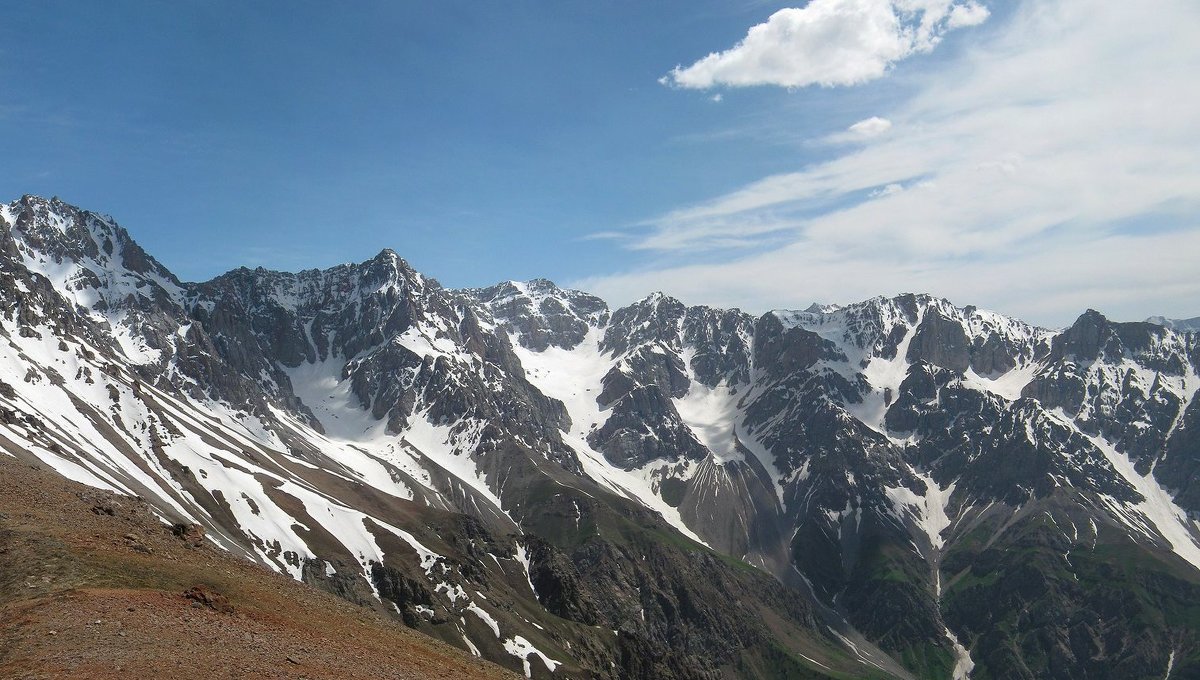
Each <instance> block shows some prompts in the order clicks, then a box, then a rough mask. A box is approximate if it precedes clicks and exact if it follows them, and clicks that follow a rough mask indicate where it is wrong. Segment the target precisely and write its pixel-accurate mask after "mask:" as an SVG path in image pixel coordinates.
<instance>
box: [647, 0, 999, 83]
mask: <svg viewBox="0 0 1200 680" xmlns="http://www.w3.org/2000/svg"><path fill="white" fill-rule="evenodd" d="M987 17H988V10H987V8H986V7H984V6H983V5H981V4H979V3H978V2H976V1H975V0H966V1H965V2H958V1H955V0H812V2H810V3H808V5H806V6H804V7H802V8H797V7H791V8H785V9H781V10H779V11H778V12H776V13H774V14H772V15H771V16H770V18H768V19H767V21H766V22H764V23H761V24H758V25H757V26H753V27H751V28H750V31H749V32H748V33H747V34H746V37H745V38H743V39H742V41H741V42H739V43H738V44H737V45H735V46H734V47H732V48H730V49H728V50H725V51H723V52H713V53H712V54H709V55H708V56H706V57H704V58H703V59H700V60H699V61H697V62H696V63H694V64H692V65H691V66H687V67H684V66H676V67H675V68H674V69H672V71H671V72H670V73H668V74H667V75H666V76H664V77H663V78H662V80H661V82H663V83H664V84H667V85H674V86H677V87H684V88H691V89H708V88H711V87H715V86H719V85H728V86H733V87H744V86H750V85H779V86H783V87H804V86H807V85H814V84H816V85H822V86H825V87H833V86H838V85H857V84H859V83H864V82H867V81H869V80H874V79H876V78H879V77H880V76H882V75H884V73H886V72H887V69H888V68H889V67H890V66H891V65H892V64H894V63H895V62H897V61H900V60H902V59H904V58H906V57H909V56H911V55H913V54H917V53H921V52H929V51H931V50H932V49H933V48H934V47H935V46H936V45H937V44H938V42H939V41H940V40H941V39H942V36H943V35H944V34H945V33H946V31H949V30H953V29H956V28H962V27H965V26H973V25H976V24H979V23H982V22H983V21H984V20H985V19H987Z"/></svg>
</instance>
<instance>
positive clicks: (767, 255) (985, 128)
mask: <svg viewBox="0 0 1200 680" xmlns="http://www.w3.org/2000/svg"><path fill="white" fill-rule="evenodd" d="M953 11H954V10H953V9H952V8H951V9H950V10H948V12H947V14H946V15H945V16H951V15H952V14H953ZM999 28H1000V29H1001V30H1000V31H999V32H997V33H996V34H995V35H994V36H992V37H991V38H989V40H988V41H987V42H986V43H984V44H980V45H978V46H976V47H975V48H973V49H972V50H970V51H969V52H968V53H967V54H965V55H964V57H963V58H962V60H961V61H959V62H957V63H954V64H949V65H945V66H944V67H942V68H941V69H940V70H939V71H938V72H936V73H930V74H928V78H927V79H926V80H925V81H924V83H923V85H921V86H920V87H919V88H918V91H917V93H916V94H915V95H914V96H913V97H911V98H910V99H909V100H907V101H905V102H903V103H901V104H899V105H898V106H896V107H895V109H894V110H892V111H888V112H887V114H888V119H890V120H891V121H893V122H894V125H893V126H892V127H891V129H890V130H888V134H886V135H882V136H880V137H878V138H876V139H873V140H872V143H871V144H869V145H856V146H853V147H849V148H847V149H846V150H845V151H843V152H841V153H839V154H837V155H835V156H834V157H833V158H832V159H831V160H828V161H824V162H821V163H818V164H814V165H810V166H808V167H804V168H801V169H799V170H797V171H796V172H792V173H785V174H780V175H774V176H769V177H766V178H763V179H761V180H759V181H757V182H753V183H751V184H749V185H746V186H744V187H742V188H740V189H738V190H736V191H733V192H730V193H728V194H725V195H723V196H718V197H716V198H714V199H712V200H710V201H707V202H704V203H700V204H696V205H691V206H686V207H683V208H679V209H677V210H674V211H671V212H669V213H667V214H665V215H662V216H660V217H658V218H656V219H653V220H650V221H649V222H648V223H647V224H646V225H644V226H645V227H646V228H645V230H644V231H643V232H642V233H641V234H640V235H637V236H636V237H635V238H634V239H632V240H631V242H630V243H629V244H628V247H630V248H634V249H641V250H646V251H650V252H655V251H657V252H660V253H662V254H663V255H664V256H665V258H669V259H670V264H669V265H664V266H662V267H658V268H652V269H648V270H644V271H634V272H627V273H624V274H616V275H612V276H607V277H601V278H596V279H592V280H588V281H582V282H578V283H579V284H580V285H583V286H586V287H589V288H591V289H594V290H595V291H596V292H598V293H601V294H604V295H606V296H609V297H611V298H612V299H613V301H615V302H620V301H621V300H628V299H632V298H634V297H638V296H640V295H642V294H644V293H646V292H648V291H650V290H655V289H663V290H666V291H668V292H674V293H676V294H679V295H681V296H682V297H685V299H689V300H691V301H696V302H705V303H719V304H725V305H737V306H742V307H746V308H750V309H756V310H765V309H769V308H772V307H779V306H803V305H807V304H808V302H810V301H812V300H814V299H816V300H821V301H826V302H839V301H840V302H845V301H851V300H854V299H856V298H864V297H869V296H871V295H875V294H879V293H888V292H899V291H903V290H923V291H928V292H931V293H935V294H940V295H946V296H948V297H951V298H952V299H955V300H958V301H960V302H962V303H973V304H980V305H983V306H989V307H992V308H996V309H1000V310H1001V311H1006V312H1009V313H1015V314H1019V315H1024V316H1027V317H1029V318H1030V319H1031V320H1033V321H1038V322H1043V323H1066V322H1069V321H1070V319H1071V318H1073V317H1074V316H1075V315H1076V314H1078V312H1079V311H1081V310H1082V309H1083V308H1085V307H1087V306H1093V307H1097V308H1099V309H1102V310H1104V311H1108V312H1111V313H1113V314H1115V315H1118V316H1120V315H1124V316H1125V317H1127V318H1134V317H1145V316H1147V315H1148V314H1151V313H1159V312H1161V313H1164V314H1167V315H1175V316H1195V315H1196V314H1197V313H1200V309H1196V308H1195V305H1196V304H1200V303H1197V301H1198V300H1200V259H1198V258H1197V257H1196V256H1195V253H1197V252H1200V163H1197V162H1196V156H1195V153H1194V150H1195V149H1196V148H1197V147H1198V146H1200V90H1198V89H1197V88H1196V87H1195V73H1196V72H1197V70H1198V69H1200V41H1196V40H1194V36H1196V35H1200V5H1196V4H1195V3H1194V2H1190V1H1189V0H1178V1H1168V0H1158V1H1156V2H1155V3H1154V7H1153V11H1149V10H1148V9H1147V8H1146V7H1145V6H1143V5H1133V4H1130V3H1109V2H1102V1H1100V0H1061V1H1060V2H1056V3H1052V4H1051V3H1045V2H1041V1H1040V0H1026V1H1025V2H1023V3H1022V4H1021V5H1020V6H1019V7H1018V8H1017V10H1016V12H1015V13H1014V14H1013V15H1012V16H1011V17H1010V18H1009V19H1008V21H1007V23H1006V24H1005V25H1004V26H1002V27H999ZM848 133H849V131H847V132H846V133H839V134H848ZM729 245H736V246H738V247H739V248H740V249H739V250H737V251H722V250H721V249H722V248H726V247H727V246H729ZM746 248H751V249H752V250H750V251H747V250H746ZM768 249H769V252H764V251H767V250H768ZM697 251H700V255H696V256H694V255H693V254H695V253H697ZM689 258H691V259H694V260H695V261H696V262H697V263H696V264H688V263H687V262H688V259H689ZM701 261H702V262H703V263H700V262H701Z"/></svg>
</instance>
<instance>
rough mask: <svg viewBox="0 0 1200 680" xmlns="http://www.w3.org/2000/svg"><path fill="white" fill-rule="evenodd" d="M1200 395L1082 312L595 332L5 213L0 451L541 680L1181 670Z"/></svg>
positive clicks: (871, 309) (95, 225)
mask: <svg viewBox="0 0 1200 680" xmlns="http://www.w3.org/2000/svg"><path fill="white" fill-rule="evenodd" d="M1198 363H1200V341H1198V340H1197V336H1196V335H1194V334H1189V333H1187V332H1180V331H1178V330H1173V329H1172V328H1171V327H1169V326H1168V325H1164V324H1154V323H1132V324H1130V323H1118V322H1113V321H1110V320H1108V319H1106V318H1104V317H1103V316H1102V315H1101V314H1099V313H1098V312H1094V311H1088V312H1087V313H1085V314H1084V315H1083V316H1081V317H1080V319H1079V320H1078V321H1077V322H1076V323H1075V324H1074V325H1073V326H1072V327H1071V328H1069V329H1066V330H1064V331H1061V332H1053V331H1049V330H1045V329H1039V328H1035V327H1032V326H1029V325H1028V324H1024V323H1022V322H1020V321H1017V320H1014V319H1010V318H1007V317H1004V316H1001V315H999V314H995V313H992V312H987V311H984V310H979V309H976V308H974V307H966V308H958V307H955V306H953V305H951V304H950V303H949V302H947V301H945V300H941V299H938V298H934V297H931V296H928V295H918V294H906V295H901V296H897V297H895V298H874V299H871V300H867V301H864V302H861V303H857V304H852V305H846V306H841V307H838V306H825V307H822V306H814V307H812V308H809V309H808V310H806V311H803V312H792V311H777V312H771V313H768V314H765V315H762V316H761V317H758V318H754V317H751V316H749V315H747V314H744V313H742V312H740V311H738V310H719V309H713V308H709V307H689V306H687V305H684V304H683V303H681V302H680V301H678V300H675V299H673V298H670V297H669V296H666V295H663V294H655V295H652V296H650V297H648V298H646V299H644V300H641V301H639V302H636V303H634V304H632V305H629V306H627V307H624V308H622V309H618V310H613V311H610V310H609V309H608V307H607V305H605V303H604V302H602V301H601V300H599V299H598V298H595V297H594V296H591V295H587V294H585V293H580V292H577V291H568V290H563V289H561V288H559V287H557V286H555V285H554V284H552V283H550V282H548V281H544V280H535V281H530V282H526V283H516V282H508V283H502V284H498V285H496V286H493V287H490V288H484V289H472V290H463V291H453V290H446V289H444V288H443V287H442V286H440V285H439V284H438V283H437V282H436V281H433V280H431V279H428V278H426V277H424V276H422V275H421V274H420V273H419V272H416V271H415V270H413V269H412V268H411V267H410V266H409V265H408V264H407V263H406V262H404V260H402V259H401V258H400V257H399V256H398V255H396V254H395V253H393V252H391V251H386V250H385V251H383V252H381V253H380V254H379V255H378V256H377V257H375V258H373V259H371V260H369V261H367V262H364V263H360V264H351V265H341V266H338V267H333V268H330V269H326V270H310V271H305V272H299V273H294V274H293V273H284V272H271V271H266V270H262V269H259V270H249V269H239V270H235V271H232V272H229V273H227V274H225V275H222V276H220V277H217V278H216V279H213V280H212V281H208V282H204V283H199V284H185V283H181V282H179V281H178V280H177V279H175V277H173V276H172V275H171V274H170V272H168V271H167V270H166V269H165V268H163V267H162V266H161V265H160V264H158V263H157V262H156V261H154V260H153V258H152V257H150V256H149V255H148V254H146V253H145V252H144V251H142V249H141V248H139V247H137V245H136V244H135V243H133V241H132V240H131V239H130V238H129V237H128V234H126V233H125V232H124V231H123V230H121V229H120V227H118V226H116V224H115V223H114V222H112V220H111V219H109V218H106V217H102V216H99V215H95V214H93V213H88V212H86V211H80V210H78V209H75V208H72V207H70V206H66V205H64V204H61V203H58V202H54V201H44V200H42V199H37V198H34V197H27V198H25V199H22V200H21V201H18V202H15V203H13V204H9V205H7V206H0V435H2V436H0V449H2V450H4V451H5V452H6V453H9V454H13V455H17V456H19V457H21V458H22V459H24V460H29V461H35V460H36V461H41V462H43V463H46V464H50V465H54V466H56V468H57V469H59V470H60V471H62V472H63V473H64V474H67V475H71V476H74V477H76V478H78V479H83V480H85V481H87V482H88V483H90V484H93V485H95V486H102V487H106V488H114V489H119V490H123V491H128V492H130V493H132V494H136V495H140V496H142V497H143V498H146V499H148V500H150V501H151V502H153V503H154V504H155V507H156V508H157V509H158V510H159V512H160V513H161V515H162V516H163V517H166V518H167V519H168V520H170V521H171V522H177V523H178V525H179V526H180V527H182V529H181V537H182V538H184V540H186V541H188V542H189V543H191V544H193V545H194V544H196V543H202V542H210V543H213V544H215V545H218V546H220V547H222V548H224V549H226V550H229V551H232V552H234V553H237V554H240V555H243V556H245V557H248V558H250V559H253V560H256V561H259V562H262V563H264V564H267V565H270V566H271V567H272V568H275V569H277V570H279V571H281V572H284V573H287V574H289V575H290V576H292V577H294V578H297V579H302V580H305V581H306V582H309V583H311V584H313V585H316V586H318V587H320V588H323V589H325V590H328V591H330V592H334V593H337V594H338V595H340V596H342V597H343V598H345V599H348V600H351V601H354V602H358V603H360V604H362V605H364V606H371V607H375V608H377V609H378V610H379V611H381V612H385V613H387V614H389V615H391V616H396V617H399V618H400V619H402V620H403V621H404V622H405V623H406V624H408V625H409V626H412V627H414V628H417V629H419V630H422V631H424V632H426V633H428V634H430V635H433V636H436V637H439V638H441V639H442V640H445V641H447V642H449V643H451V644H455V645H459V646H460V647H463V648H466V649H472V650H475V651H477V653H479V654H480V655H483V656H485V657H487V658H489V659H492V660H495V661H497V662H499V663H502V664H505V665H507V666H508V667H509V668H511V669H513V670H517V671H521V672H523V671H525V670H526V667H528V668H529V673H530V674H532V675H534V676H544V675H548V674H550V673H551V672H553V674H554V675H556V676H561V677H597V678H617V677H621V678H625V677H634V678H636V677H645V678H650V677H654V678H698V677H710V676H712V677H729V676H738V677H764V678H765V677H807V676H811V675H820V674H830V675H833V676H837V677H858V676H870V675H872V674H874V676H875V677H878V676H879V674H881V673H882V674H885V675H889V676H892V677H921V678H927V677H928V678H950V677H961V672H962V671H963V669H964V668H965V667H966V665H968V664H967V662H968V656H967V655H968V654H969V660H970V661H971V662H973V663H974V664H975V668H976V675H977V677H983V676H984V675H986V676H988V677H1080V678H1082V677H1099V678H1125V677H1141V675H1139V673H1142V671H1136V670H1134V669H1152V671H1153V673H1154V674H1158V675H1162V674H1163V673H1162V672H1160V670H1161V671H1163V672H1165V669H1166V667H1167V663H1168V659H1170V658H1174V661H1173V663H1174V665H1173V667H1172V669H1173V670H1172V676H1173V677H1174V676H1175V675H1176V674H1179V677H1184V676H1186V675H1187V674H1188V673H1195V672H1197V671H1196V667H1195V664H1196V662H1195V661H1194V660H1193V659H1192V658H1191V657H1192V653H1191V652H1190V651H1188V650H1193V649H1197V648H1200V639H1198V638H1197V635H1198V631H1197V628H1198V626H1196V625H1195V623H1194V622H1193V621H1192V619H1193V618H1194V617H1191V615H1190V613H1189V612H1190V611H1191V609H1192V608H1194V606H1195V602H1196V598H1197V597H1200V595H1197V594H1196V593H1195V589H1196V588H1197V587H1200V569H1198V566H1200V543H1197V541H1196V538H1197V528H1198V527H1197V523H1196V521H1195V519H1194V516H1195V515H1194V513H1197V512H1200V488H1198V487H1196V484H1195V479H1196V477H1197V470H1198V467H1200V462H1198V461H1200V450H1198V449H1197V441H1198V439H1197V435H1198V434H1200V410H1198V408H1197V406H1196V400H1195V399H1194V397H1195V393H1196V390H1197V387H1200V382H1198V380H1200V379H1198V378H1197V377H1196V375H1197V365H1198ZM92 506H94V507H95V508H98V510H97V511H96V512H97V513H98V514H97V516H98V517H99V516H101V515H102V516H103V517H112V516H113V515H110V514H108V512H107V510H106V508H108V507H110V506H106V505H105V504H104V502H103V499H98V500H97V501H96V502H95V503H93V504H92ZM89 507H91V506H89ZM1189 511H1190V512H1191V513H1193V515H1192V516H1189V515H1188V512H1189ZM113 513H114V514H119V510H117V509H113ZM193 526H202V527H203V529H204V533H203V534H200V532H197V531H193V530H192V528H191V527H193ZM139 540H140V539H139V537H138V536H136V535H135V536H134V539H133V540H132V541H131V544H132V543H136V542H138V541H139ZM703 544H707V547H706V546H705V545H703ZM146 547H147V549H149V547H148V546H146ZM189 552H192V551H189ZM831 630H832V631H837V635H834V634H833V633H832V632H830V631H831ZM614 631H615V632H614ZM846 640H848V641H849V642H846ZM1164 641H1165V642H1164ZM1172 654H1174V656H1173V657H1172ZM956 668H957V671H956V670H955V669H956ZM956 674H957V675H956Z"/></svg>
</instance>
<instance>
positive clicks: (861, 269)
mask: <svg viewBox="0 0 1200 680" xmlns="http://www.w3.org/2000/svg"><path fill="white" fill-rule="evenodd" d="M4 15H5V20H4V22H3V23H2V24H0V189H2V191H0V200H13V199H15V198H17V197H19V196H21V195H22V194H26V193H32V194H39V195H43V196H59V197H60V198H62V199H63V200H65V201H67V202H69V203H73V204H75V205H78V206H80V207H83V208H86V209H89V210H94V211H97V212H102V213H107V214H110V215H112V216H114V217H115V218H116V219H117V220H118V222H120V223H121V224H122V225H123V226H124V227H125V228H126V229H128V230H129V231H130V232H131V233H132V234H133V236H134V237H135V238H136V239H137V240H138V241H139V242H140V243H141V244H142V245H143V246H144V247H145V248H146V249H147V250H148V251H149V252H151V253H152V254H154V255H155V256H156V257H157V258H158V259H159V260H160V261H162V262H163V263H164V264H165V265H166V266H167V267H168V268H170V269H171V270H172V271H174V272H175V273H176V274H177V275H179V276H180V277H181V278H183V279H185V280H203V279H207V278H210V277H212V276H215V275H217V274H219V273H221V272H224V271H227V270H229V269H232V268H234V267H237V266H241V265H247V266H265V267H268V268H271V269H280V270H293V271H294V270H299V269H304V268H311V267H328V266H332V265H334V264H337V263H340V262H346V261H361V260H365V259H367V258H370V257H371V256H373V255H374V254H376V253H377V252H379V251H380V250H382V249H383V248H392V249H394V250H396V251H397V252H399V253H400V254H401V255H402V256H403V257H404V258H405V259H407V260H408V261H409V262H410V263H411V264H412V265H413V266H414V267H416V268H417V269H419V270H420V271H422V272H424V273H426V274H428V275H430V276H433V277H435V278H437V279H438V280H439V281H441V282H442V283H443V284H444V285H447V286H451V287H464V286H481V285H490V284H492V283H495V282H497V281H502V280H506V279H518V280H524V279H529V278H535V277H546V278H550V279H553V280H555V281H557V282H559V283H560V284H563V285H570V286H573V287H577V288H581V289H584V290H588V291H591V292H594V293H596V294H598V295H600V296H601V297H604V298H605V299H607V300H608V301H609V302H610V303H611V304H624V303H628V302H630V301H632V300H635V299H637V298H640V297H642V296H644V295H646V294H649V293H650V292H652V291H656V290H661V291H664V292H666V293H669V294H671V295H675V296H676V297H679V298H681V299H682V300H684V301H685V302H687V303H689V304H710V305H715V306H724V307H732V306H736V307H740V308H742V309H745V310H747V311H750V312H755V313H760V312H764V311H766V310H769V309H774V308H794V307H806V306H808V305H809V304H810V303H811V302H814V301H818V302H822V303H847V302H853V301H857V300H862V299H866V298H868V297H871V296H874V295H880V294H883V295H893V294H897V293H901V292H909V291H920V292H929V293H932V294H935V295H940V296H943V297H947V298H949V299H951V300H952V301H954V302H955V303H957V304H960V305H966V304H974V305H977V306H980V307H985V308H990V309H994V310H997V311H1000V312H1003V313H1006V314H1011V315H1015V316H1018V317H1021V318H1024V319H1026V320H1028V321H1031V322H1034V323H1039V324H1043V325H1047V326H1062V325H1066V324H1069V323H1070V322H1071V321H1072V320H1073V319H1074V318H1075V317H1076V316H1078V315H1079V314H1080V313H1081V312H1082V311H1083V310H1084V309H1086V308H1089V307H1090V308H1095V309H1099V310H1101V311H1102V312H1104V313H1106V314H1108V315H1109V316H1110V317H1112V318H1117V319H1140V318H1144V317H1146V316H1150V315H1158V314H1161V315H1165V316H1168V317H1176V318H1183V317H1192V316H1197V315H1200V81H1198V80H1197V78H1198V76H1197V75H1196V74H1198V73H1200V3H1196V2H1194V0H1147V1H1146V2H1142V3H1114V2H1111V1H1108V0H1003V1H1002V0H811V1H810V2H808V3H803V2H793V3H787V2H767V1H764V0H741V1H738V0H726V1H724V2H718V1H715V0H688V1H687V2H675V1H673V0H671V1H668V0H663V1H660V2H652V3H644V2H617V1H613V0H608V1H603V0H602V1H599V2H597V1H596V0H590V1H587V2H576V1H573V0H554V1H547V2H535V1H534V0H522V1H521V2H514V3H478V2H455V1H452V0H448V1H445V2H437V3H415V2H391V1H387V2H384V1H378V2H372V1H368V0H363V1H360V2H347V3H328V2H315V1H308V0H296V1H292V2H286V3H285V2H276V3H271V2H264V3H245V2H240V1H226V0H178V1H173V2H168V1H166V0H157V1H153V2H152V1H149V0H143V1H137V2H135V1H132V0H107V1H106V2H103V3H95V2H86V1H84V0H75V1H71V2H68V1H62V0H41V1H39V2H36V3H8V4H7V5H6V7H5V9H4Z"/></svg>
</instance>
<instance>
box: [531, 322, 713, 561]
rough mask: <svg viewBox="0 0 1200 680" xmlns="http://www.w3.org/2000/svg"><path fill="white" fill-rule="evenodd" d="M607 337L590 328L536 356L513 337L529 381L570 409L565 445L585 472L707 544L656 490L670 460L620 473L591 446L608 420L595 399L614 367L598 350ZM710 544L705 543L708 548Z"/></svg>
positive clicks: (568, 411)
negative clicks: (569, 343) (573, 341)
mask: <svg viewBox="0 0 1200 680" xmlns="http://www.w3.org/2000/svg"><path fill="white" fill-rule="evenodd" d="M603 337H604V330H603V329H601V328H595V327H593V328H591V329H589V331H588V333H587V336H586V337H585V338H584V339H583V341H582V342H580V343H579V344H578V345H576V346H575V347H574V348H572V349H569V350H567V349H563V348H561V347H553V346H552V347H548V348H546V349H545V350H543V351H541V352H534V351H532V350H530V349H527V348H525V347H522V346H521V345H520V343H518V342H517V341H516V337H515V336H514V337H513V338H512V339H513V351H514V352H516V354H517V358H518V359H520V360H521V366H523V367H524V368H525V377H526V379H527V380H529V382H530V383H532V384H533V386H534V387H536V388H538V390H539V391H541V393H542V394H544V395H546V396H547V397H550V398H552V399H557V400H559V401H561V402H562V403H563V405H564V406H566V408H567V415H569V416H570V417H571V427H570V429H569V430H565V431H563V441H564V442H566V444H567V445H568V446H570V447H571V448H572V449H574V450H575V453H576V454H577V455H578V456H579V462H580V464H581V465H582V466H583V470H584V473H585V474H587V476H588V477H590V478H591V479H592V480H593V481H595V482H596V483H597V484H600V485H601V486H603V487H605V488H607V489H609V490H610V491H613V492H614V493H617V494H619V495H622V496H625V497H627V498H629V499H631V500H633V501H636V502H638V503H641V504H642V505H644V506H646V507H647V508H649V509H651V510H654V511H655V512H658V513H659V514H660V515H662V517H663V519H665V520H666V521H667V522H669V523H670V524H671V525H672V526H674V527H675V528H677V529H679V531H681V532H682V533H683V534H684V535H686V536H687V537H688V538H690V539H692V540H694V541H696V542H698V543H704V541H703V540H702V539H701V538H700V537H699V536H698V535H697V534H696V532H694V531H692V530H691V529H689V528H688V526H687V525H686V524H685V523H684V521H683V518H682V517H681V516H680V514H679V510H678V509H677V508H673V507H671V506H670V505H667V504H666V502H664V501H663V500H662V498H661V497H660V496H659V495H658V493H656V491H655V482H654V478H655V473H656V471H658V470H659V468H661V467H662V466H663V465H664V464H671V463H670V462H669V461H651V462H649V463H647V464H646V465H644V466H642V467H641V468H638V469H635V470H629V471H626V470H621V469H620V468H617V467H614V466H613V465H612V464H611V463H609V462H608V460H606V459H605V458H604V454H602V453H600V452H599V451H597V450H595V449H593V448H592V446H591V444H589V443H588V441H587V436H588V434H589V433H590V432H591V431H592V430H594V429H596V428H599V427H600V426H601V425H603V424H604V422H605V421H606V420H608V414H607V413H606V412H604V411H602V410H601V408H600V404H598V403H597V402H596V397H598V396H599V395H600V392H601V390H602V389H603V387H602V385H603V379H604V376H605V374H606V373H608V372H609V370H611V369H612V367H613V366H614V365H616V361H617V360H616V358H615V357H613V356H612V355H610V354H606V353H604V352H601V351H600V341H601V340H602V339H603ZM705 545H707V544H705Z"/></svg>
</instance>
